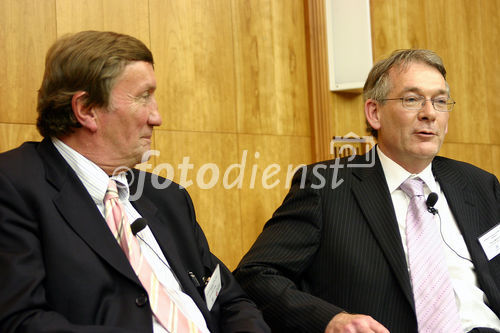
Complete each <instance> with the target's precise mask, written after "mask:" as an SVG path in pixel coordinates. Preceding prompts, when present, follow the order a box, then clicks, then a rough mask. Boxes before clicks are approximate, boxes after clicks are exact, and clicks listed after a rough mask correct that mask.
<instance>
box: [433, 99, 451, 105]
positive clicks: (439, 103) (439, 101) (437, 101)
mask: <svg viewBox="0 0 500 333" xmlns="http://www.w3.org/2000/svg"><path fill="white" fill-rule="evenodd" d="M447 103H448V99H446V98H436V99H435V100H434V104H436V105H443V106H444V105H446V104H447Z"/></svg>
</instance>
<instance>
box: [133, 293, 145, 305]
mask: <svg viewBox="0 0 500 333" xmlns="http://www.w3.org/2000/svg"><path fill="white" fill-rule="evenodd" d="M147 302H148V295H146V294H140V295H139V296H137V298H136V299H135V304H137V306H144V305H145V304H146V303H147Z"/></svg>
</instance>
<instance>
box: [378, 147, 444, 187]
mask: <svg viewBox="0 0 500 333" xmlns="http://www.w3.org/2000/svg"><path fill="white" fill-rule="evenodd" d="M377 154H378V158H379V160H380V164H382V169H383V170H384V175H385V179H386V181H387V186H388V187H389V192H390V193H393V192H394V191H395V190H397V189H398V188H399V185H401V184H402V183H403V182H404V181H405V180H406V179H408V178H417V177H418V178H420V179H422V180H423V181H424V182H425V185H426V186H427V187H428V189H429V190H430V192H437V184H436V180H435V179H434V175H433V174H432V163H429V165H428V166H426V167H425V169H424V170H422V171H421V172H420V173H418V174H412V173H410V172H408V171H406V170H405V169H404V168H403V167H402V166H400V165H399V164H397V163H396V162H394V161H393V160H391V159H390V158H389V157H387V156H386V155H385V154H384V153H383V152H382V150H380V148H379V147H378V145H377Z"/></svg>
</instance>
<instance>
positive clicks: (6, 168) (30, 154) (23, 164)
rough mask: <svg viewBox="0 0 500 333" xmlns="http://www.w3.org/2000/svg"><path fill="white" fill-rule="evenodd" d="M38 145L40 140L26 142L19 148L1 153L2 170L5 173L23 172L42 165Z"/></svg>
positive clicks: (0, 163) (0, 164) (0, 167)
mask: <svg viewBox="0 0 500 333" xmlns="http://www.w3.org/2000/svg"><path fill="white" fill-rule="evenodd" d="M38 145H39V142H25V143H23V144H22V145H21V146H19V147H17V148H14V149H12V150H9V151H6V152H3V153H0V171H1V172H3V173H5V174H23V173H25V172H28V171H29V170H33V169H36V168H38V167H41V160H40V156H39V155H38V153H37V148H38Z"/></svg>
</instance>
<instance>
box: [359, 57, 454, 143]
mask: <svg viewBox="0 0 500 333" xmlns="http://www.w3.org/2000/svg"><path fill="white" fill-rule="evenodd" d="M414 62H421V63H424V64H427V65H429V66H431V67H434V68H436V69H437V70H438V71H439V72H440V73H441V74H442V75H443V77H444V79H445V80H446V68H445V67H444V64H443V61H442V60H441V58H440V57H439V56H438V55H437V54H436V53H435V52H433V51H430V50H423V49H407V50H396V51H394V52H393V53H392V54H391V55H390V56H389V57H388V58H386V59H382V60H380V61H379V62H377V63H376V64H375V65H374V66H373V67H372V69H371V70H370V73H369V74H368V78H367V79H366V82H365V86H364V87H363V98H364V101H365V102H366V100H368V99H373V100H376V101H379V102H381V103H383V99H384V98H386V97H387V95H388V94H389V92H390V90H391V89H392V85H391V82H390V80H389V71H390V69H391V68H393V67H397V66H401V67H402V68H403V69H404V68H405V67H406V66H408V65H409V64H411V63H414ZM446 87H447V89H448V91H449V88H448V84H446ZM366 126H367V131H368V132H370V133H371V135H373V136H374V137H375V138H376V137H377V131H376V130H375V129H373V128H372V127H371V126H370V124H369V123H368V121H367V122H366Z"/></svg>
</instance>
